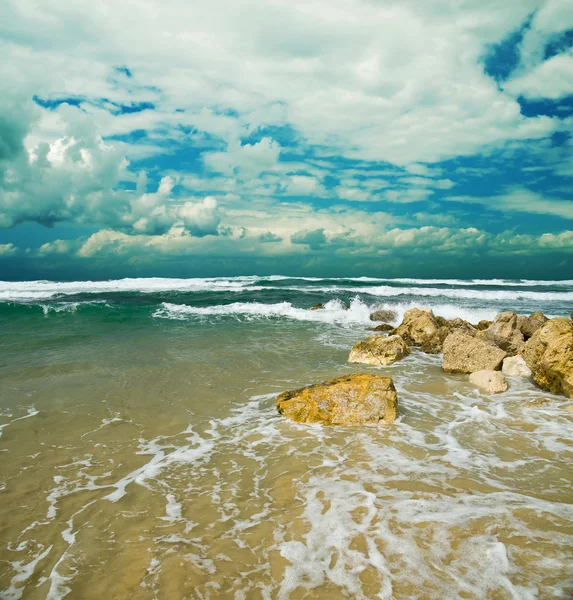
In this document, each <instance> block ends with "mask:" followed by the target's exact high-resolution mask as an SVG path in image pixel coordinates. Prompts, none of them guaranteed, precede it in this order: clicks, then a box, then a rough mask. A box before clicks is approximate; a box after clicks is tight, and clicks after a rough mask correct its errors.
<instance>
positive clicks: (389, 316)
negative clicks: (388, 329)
mask: <svg viewBox="0 0 573 600" xmlns="http://www.w3.org/2000/svg"><path fill="white" fill-rule="evenodd" d="M397 318H398V313H397V312H395V311H393V310H382V309H381V310H375V311H374V312H373V313H372V314H371V315H370V320H371V321H382V322H383V323H388V322H389V321H395V320H396V319H397Z"/></svg>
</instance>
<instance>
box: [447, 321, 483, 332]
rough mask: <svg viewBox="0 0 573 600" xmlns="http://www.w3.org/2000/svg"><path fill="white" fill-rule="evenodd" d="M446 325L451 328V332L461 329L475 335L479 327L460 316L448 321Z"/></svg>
mask: <svg viewBox="0 0 573 600" xmlns="http://www.w3.org/2000/svg"><path fill="white" fill-rule="evenodd" d="M446 327H447V328H448V329H449V330H450V332H452V331H454V329H461V330H462V331H464V332H465V333H468V334H469V335H475V334H476V333H477V329H476V328H475V327H474V326H473V325H472V324H471V323H469V322H468V321H464V320H463V319H460V318H459V317H456V318H455V319H450V320H449V321H446Z"/></svg>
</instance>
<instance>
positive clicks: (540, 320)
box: [517, 311, 549, 340]
mask: <svg viewBox="0 0 573 600" xmlns="http://www.w3.org/2000/svg"><path fill="white" fill-rule="evenodd" d="M517 319H518V323H519V329H520V331H521V333H522V334H523V338H524V339H525V340H528V339H529V338H531V337H532V336H533V334H534V333H535V332H536V331H537V330H538V329H540V328H541V327H543V325H545V323H547V321H548V320H549V319H548V318H547V317H546V316H545V315H544V314H543V313H542V312H539V311H538V312H534V313H531V314H530V315H529V317H517Z"/></svg>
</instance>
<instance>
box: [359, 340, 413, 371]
mask: <svg viewBox="0 0 573 600" xmlns="http://www.w3.org/2000/svg"><path fill="white" fill-rule="evenodd" d="M408 354H410V348H408V344H406V342H405V341H404V340H403V339H402V338H401V337H400V336H399V335H390V336H384V335H371V336H370V337H367V338H366V339H365V340H364V341H362V342H358V343H357V344H355V346H354V348H352V350H351V351H350V356H349V357H348V362H351V363H362V364H364V365H375V366H382V365H391V364H392V363H395V362H396V361H397V360H400V359H401V358H403V357H404V356H407V355H408Z"/></svg>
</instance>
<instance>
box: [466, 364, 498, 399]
mask: <svg viewBox="0 0 573 600" xmlns="http://www.w3.org/2000/svg"><path fill="white" fill-rule="evenodd" d="M470 382H471V383H473V384H474V385H475V386H477V387H478V388H480V390H482V391H484V392H485V393H486V394H499V393H501V392H505V391H507V381H506V380H505V377H504V376H503V375H502V374H501V373H500V372H499V371H489V370H487V369H484V370H483V371H476V372H475V373H472V374H471V375H470Z"/></svg>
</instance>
